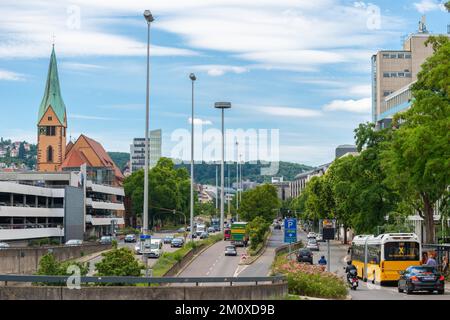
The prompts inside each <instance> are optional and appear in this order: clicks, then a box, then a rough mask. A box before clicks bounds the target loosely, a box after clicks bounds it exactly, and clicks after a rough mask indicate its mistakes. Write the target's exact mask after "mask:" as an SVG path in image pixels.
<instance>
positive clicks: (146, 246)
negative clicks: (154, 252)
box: [139, 234, 152, 255]
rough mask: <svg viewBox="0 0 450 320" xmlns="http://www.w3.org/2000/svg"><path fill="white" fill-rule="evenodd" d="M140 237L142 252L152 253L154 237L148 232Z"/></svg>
mask: <svg viewBox="0 0 450 320" xmlns="http://www.w3.org/2000/svg"><path fill="white" fill-rule="evenodd" d="M139 238H140V239H141V253H142V254H143V255H145V254H147V253H150V243H151V239H152V237H151V236H150V235H148V234H141V236H140V237H139Z"/></svg>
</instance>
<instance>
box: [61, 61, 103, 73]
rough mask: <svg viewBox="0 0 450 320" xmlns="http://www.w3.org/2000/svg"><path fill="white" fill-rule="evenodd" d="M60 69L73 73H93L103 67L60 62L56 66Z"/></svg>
mask: <svg viewBox="0 0 450 320" xmlns="http://www.w3.org/2000/svg"><path fill="white" fill-rule="evenodd" d="M58 65H59V67H60V68H61V69H67V70H73V71H94V70H101V69H105V67H104V66H99V65H96V64H88V63H78V62H61V63H59V64H58Z"/></svg>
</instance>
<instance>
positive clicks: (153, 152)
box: [130, 129, 162, 173]
mask: <svg viewBox="0 0 450 320" xmlns="http://www.w3.org/2000/svg"><path fill="white" fill-rule="evenodd" d="M161 145H162V138H161V129H158V130H152V131H150V135H149V166H150V168H153V167H154V166H155V165H156V164H157V163H158V160H159V159H160V158H161ZM144 166H145V138H134V139H133V144H131V145H130V172H131V173H133V172H135V171H138V170H140V169H143V168H144Z"/></svg>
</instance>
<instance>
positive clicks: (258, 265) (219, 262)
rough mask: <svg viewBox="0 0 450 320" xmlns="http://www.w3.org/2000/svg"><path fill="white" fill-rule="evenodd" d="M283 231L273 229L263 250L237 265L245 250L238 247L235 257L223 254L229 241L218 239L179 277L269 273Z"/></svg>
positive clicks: (262, 275)
mask: <svg viewBox="0 0 450 320" xmlns="http://www.w3.org/2000/svg"><path fill="white" fill-rule="evenodd" d="M283 240H284V239H283V231H282V230H273V231H272V234H271V236H270V238H269V240H268V244H267V248H266V250H265V252H264V253H263V254H262V255H261V256H260V257H259V258H258V259H257V260H256V261H255V262H253V263H252V264H250V265H239V260H240V257H241V256H242V254H243V253H244V252H245V249H244V248H241V247H238V248H237V251H238V255H237V256H236V257H232V256H227V257H226V256H225V255H224V251H225V247H226V246H227V245H229V244H230V242H229V241H220V242H217V243H215V244H214V245H212V246H211V247H209V248H208V249H206V250H205V251H204V252H202V253H201V254H200V255H199V256H198V257H197V258H196V259H195V260H193V261H192V262H191V264H190V265H188V266H187V267H186V269H184V270H183V271H182V272H181V273H180V274H179V276H180V277H252V276H253V277H255V276H256V277H265V276H267V275H268V274H269V273H270V268H271V265H272V262H273V260H274V258H275V248H277V247H279V246H281V245H283V244H284V242H283Z"/></svg>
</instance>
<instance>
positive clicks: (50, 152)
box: [47, 146, 53, 162]
mask: <svg viewBox="0 0 450 320" xmlns="http://www.w3.org/2000/svg"><path fill="white" fill-rule="evenodd" d="M47 162H53V147H52V146H49V147H48V148H47Z"/></svg>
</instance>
